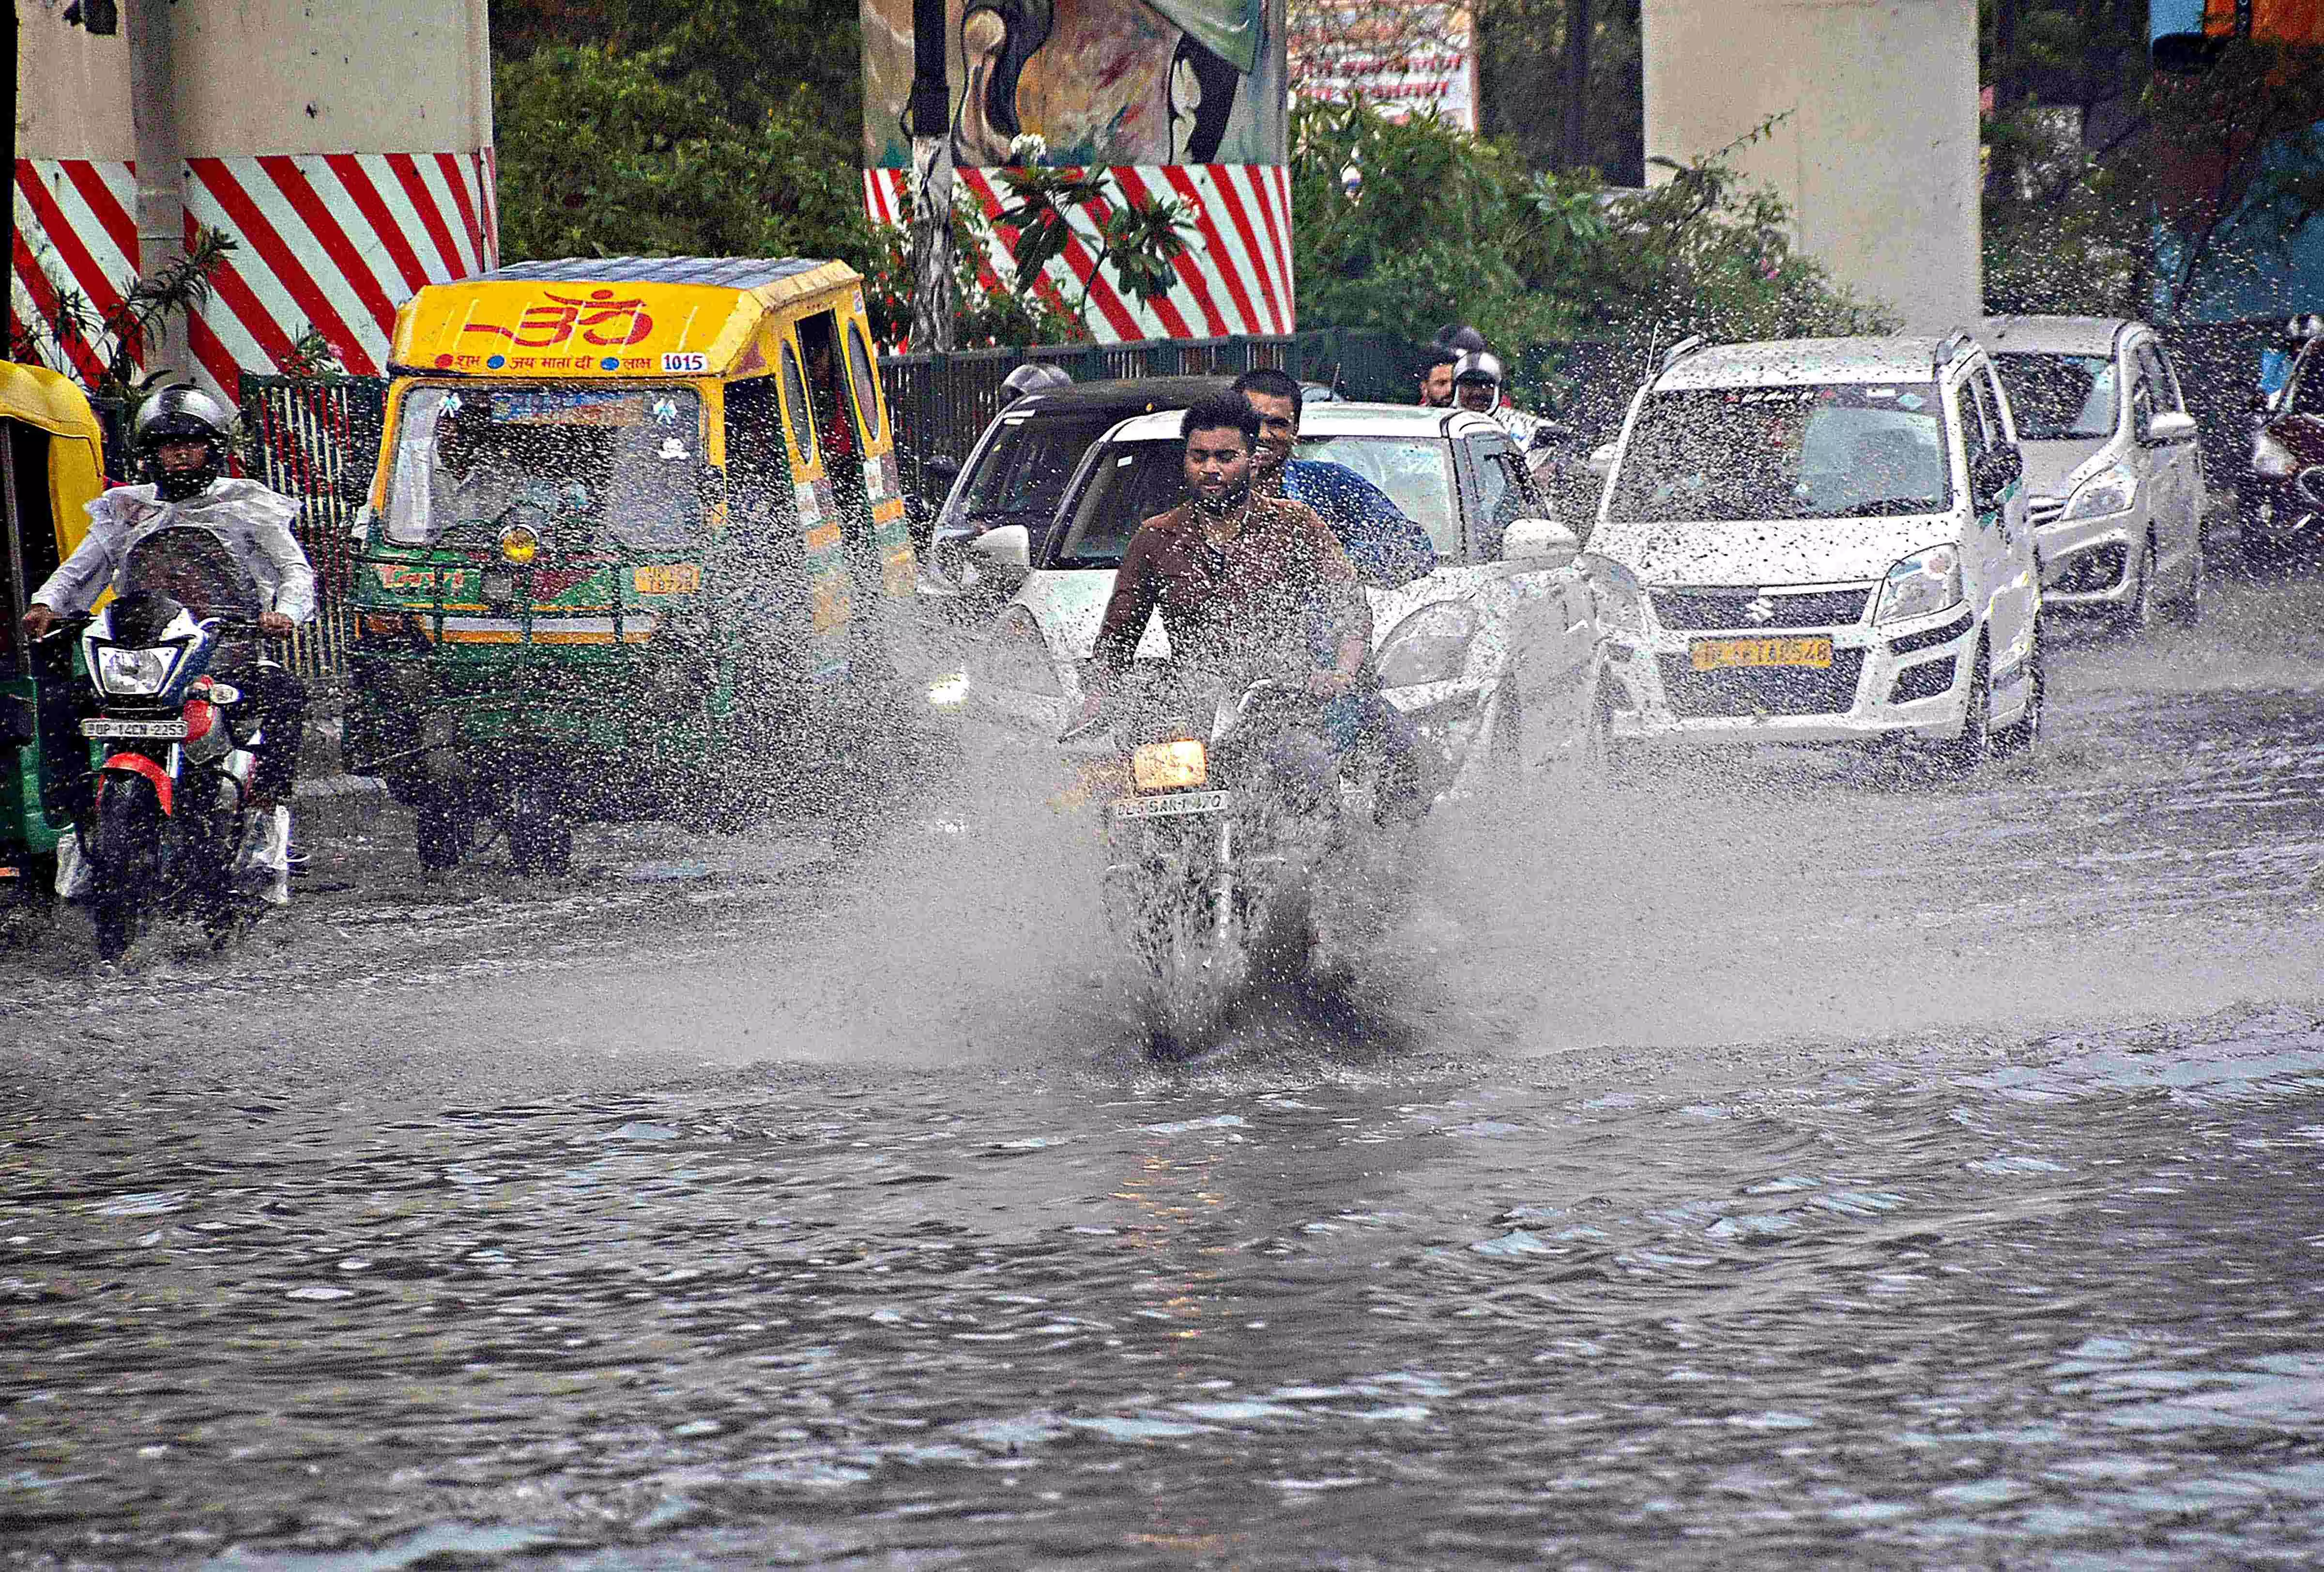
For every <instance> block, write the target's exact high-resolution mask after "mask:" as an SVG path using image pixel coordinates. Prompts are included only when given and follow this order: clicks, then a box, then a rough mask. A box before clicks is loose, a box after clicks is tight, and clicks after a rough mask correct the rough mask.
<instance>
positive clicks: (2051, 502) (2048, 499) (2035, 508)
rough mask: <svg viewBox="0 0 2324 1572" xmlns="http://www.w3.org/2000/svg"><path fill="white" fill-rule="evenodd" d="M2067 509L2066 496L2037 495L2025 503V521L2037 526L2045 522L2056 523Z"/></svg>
mask: <svg viewBox="0 0 2324 1572" xmlns="http://www.w3.org/2000/svg"><path fill="white" fill-rule="evenodd" d="M2065 511H2066V499H2065V498H2064V497H2062V496H2037V497H2034V498H2033V499H2032V500H2031V501H2029V502H2027V503H2026V504H2025V522H2027V523H2029V524H2033V525H2035V526H2036V527H2039V526H2040V525H2043V524H2050V523H2055V522H2057V520H2058V515H2059V514H2060V513H2064V512H2065Z"/></svg>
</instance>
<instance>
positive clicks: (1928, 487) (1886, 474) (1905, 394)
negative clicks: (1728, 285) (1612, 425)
mask: <svg viewBox="0 0 2324 1572" xmlns="http://www.w3.org/2000/svg"><path fill="white" fill-rule="evenodd" d="M1942 408H1943V405H1942V402H1941V400H1940V398H1939V396H1938V393H1937V388H1936V386H1935V384H1932V383H1840V384H1822V385H1815V384H1811V385H1807V386H1796V387H1739V388H1689V389H1684V390H1679V391H1674V392H1670V393H1655V394H1654V395H1652V396H1651V397H1649V398H1648V399H1647V400H1646V405H1645V407H1644V408H1643V409H1641V410H1640V411H1638V420H1637V425H1636V426H1635V427H1634V428H1633V429H1632V430H1631V432H1630V437H1629V441H1628V445H1627V447H1626V448H1625V449H1624V451H1623V454H1622V459H1621V468H1620V470H1619V472H1618V474H1617V475H1616V476H1614V494H1613V498H1612V501H1611V503H1610V504H1609V516H1610V517H1612V518H1615V519H1620V520H1627V521H1632V522H1679V521H1689V520H1701V521H1706V522H1715V521H1729V520H1737V519H1848V518H1865V517H1868V516H1874V515H1878V514H1887V513H1937V512H1940V511H1941V510H1942V509H1944V508H1946V507H1948V506H1950V504H1951V500H1952V485H1951V481H1950V476H1949V474H1948V468H1947V464H1946V459H1945V443H1944V422H1943V421H1942V419H1941V410H1942Z"/></svg>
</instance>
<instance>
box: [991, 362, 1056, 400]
mask: <svg viewBox="0 0 2324 1572" xmlns="http://www.w3.org/2000/svg"><path fill="white" fill-rule="evenodd" d="M1073 381H1074V379H1073V378H1072V377H1071V376H1070V375H1066V372H1065V367H1063V366H1061V365H1047V364H1045V363H1043V362H1041V361H1038V360H1028V361H1027V362H1026V363H1025V364H1024V365H1020V366H1019V367H1018V368H1017V369H1016V370H1014V371H1012V372H1010V374H1009V375H1007V376H1004V377H1002V378H1001V392H1002V393H1007V394H1008V395H1009V402H1011V403H1014V402H1017V401H1018V400H1019V399H1021V398H1023V397H1024V396H1025V395H1026V394H1027V393H1046V392H1047V390H1049V389H1050V388H1053V387H1070V386H1072V385H1073Z"/></svg>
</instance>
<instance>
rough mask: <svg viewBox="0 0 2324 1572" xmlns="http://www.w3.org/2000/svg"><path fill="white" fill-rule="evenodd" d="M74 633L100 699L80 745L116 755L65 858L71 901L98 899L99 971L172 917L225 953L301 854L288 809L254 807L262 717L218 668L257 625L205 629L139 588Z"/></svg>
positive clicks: (91, 906)
mask: <svg viewBox="0 0 2324 1572" xmlns="http://www.w3.org/2000/svg"><path fill="white" fill-rule="evenodd" d="M74 624H78V627H79V636H80V647H81V654H82V658H83V661H84V662H85V664H86V667H87V670H88V680H89V686H90V687H91V688H92V689H94V690H95V698H96V701H97V703H96V710H97V713H95V714H94V715H90V716H88V717H86V718H84V719H83V720H82V721H81V723H80V731H81V735H83V736H84V737H86V738H88V739H89V740H90V741H92V742H97V743H102V744H106V754H105V757H104V759H103V761H102V762H101V763H99V764H98V765H97V772H96V781H95V792H94V801H93V802H91V803H90V804H88V811H87V812H86V813H84V814H81V815H79V816H78V819H79V826H80V828H79V829H78V833H77V835H75V836H73V837H68V838H67V840H66V841H65V842H64V843H63V845H62V846H61V847H60V854H61V855H60V867H59V873H58V888H59V891H60V893H63V894H66V895H69V896H78V897H80V898H83V899H85V900H86V901H87V902H88V911H89V915H90V917H91V919H92V920H93V921H94V923H95V926H96V929H97V958H98V959H99V960H101V961H105V962H107V963H110V962H115V961H118V960H119V959H120V958H121V957H122V956H123V955H124V954H125V953H127V951H128V949H129V947H130V945H131V944H132V943H134V941H135V939H136V938H137V932H138V929H139V928H140V926H141V925H142V924H143V921H144V920H146V919H147V918H148V917H151V916H153V915H157V914H161V913H174V914H179V915H183V916H187V917H190V918H194V919H196V920H199V921H200V922H201V924H202V926H203V928H204V929H205V930H206V931H207V932H208V936H209V938H210V941H211V943H212V945H213V947H214V948H225V946H226V944H227V943H228V942H229V941H230V940H231V939H233V938H234V937H235V934H237V933H238V932H241V931H243V930H244V929H247V928H248V927H250V926H251V925H252V924H253V923H254V922H255V921H256V920H257V918H258V916H259V914H260V913H261V912H263V911H264V910H265V907H266V905H267V904H269V891H270V886H272V885H274V884H276V883H279V881H278V879H277V876H276V870H279V869H281V868H282V867H284V866H286V864H285V862H284V859H285V857H286V856H287V850H288V846H289V842H290V813H289V809H283V808H276V809H273V810H272V812H271V813H269V814H265V815H263V816H262V815H254V813H253V812H252V810H251V809H250V807H249V801H248V799H249V791H250V780H251V775H252V772H253V771H254V768H255V766H256V763H257V760H256V757H255V755H254V753H253V752H252V750H253V748H254V746H255V745H257V744H260V743H262V742H263V740H264V735H263V731H262V730H261V728H260V726H259V723H258V719H257V717H256V716H255V714H254V713H251V711H250V708H249V707H247V706H245V704H244V696H243V694H242V691H241V690H240V689H237V688H235V686H234V685H233V684H231V683H228V682H226V681H222V680H219V679H217V678H216V677H213V676H212V675H210V673H209V670H208V668H209V666H210V664H211V662H212V661H213V660H214V659H216V658H217V654H218V652H219V650H220V646H221V645H222V643H225V642H226V640H228V639H230V638H243V637H249V636H252V635H254V634H255V633H256V631H257V626H258V624H257V622H256V619H254V618H244V617H235V616H210V617H200V618H197V617H196V616H195V615H193V613H192V612H191V611H189V609H188V608H187V607H186V606H185V605H183V604H182V603H181V602H180V601H179V600H178V599H176V598H175V597H174V596H171V595H169V594H166V593H163V592H161V591H159V590H151V589H140V590H135V591H134V592H132V593H130V594H128V595H124V596H121V597H120V598H118V599H116V600H115V601H114V602H112V604H110V605H109V606H106V607H105V608H104V609H103V610H102V611H99V612H98V613H97V614H96V615H94V616H93V617H89V618H87V619H73V622H72V623H68V624H66V625H67V626H68V627H70V626H72V625H74Z"/></svg>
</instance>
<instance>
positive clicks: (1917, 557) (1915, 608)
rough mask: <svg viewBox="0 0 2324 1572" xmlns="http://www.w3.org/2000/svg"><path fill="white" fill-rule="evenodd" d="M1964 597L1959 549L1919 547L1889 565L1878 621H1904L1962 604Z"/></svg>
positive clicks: (1876, 614) (1951, 547)
mask: <svg viewBox="0 0 2324 1572" xmlns="http://www.w3.org/2000/svg"><path fill="white" fill-rule="evenodd" d="M1960 600H1961V569H1960V548H1958V547H1955V546H1932V547H1930V548H1929V549H1928V550H1925V551H1916V552H1914V554H1913V555H1912V556H1910V557H1907V558H1905V559H1904V560H1903V561H1901V562H1899V563H1897V564H1896V565H1895V567H1893V568H1891V569H1888V577H1887V578H1886V581H1885V582H1883V583H1882V585H1881V586H1880V609H1879V610H1878V611H1877V612H1875V613H1874V614H1873V616H1872V620H1873V621H1874V622H1875V623H1895V622H1903V621H1904V620H1905V619H1906V618H1908V617H1916V616H1927V615H1929V614H1930V613H1932V612H1940V611H1944V610H1947V609H1949V608H1950V607H1952V606H1959V605H1960Z"/></svg>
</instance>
